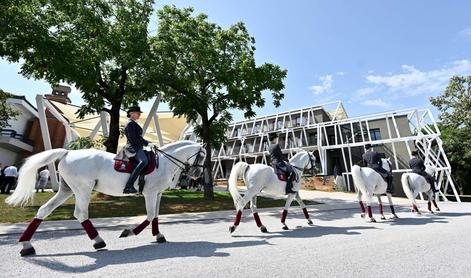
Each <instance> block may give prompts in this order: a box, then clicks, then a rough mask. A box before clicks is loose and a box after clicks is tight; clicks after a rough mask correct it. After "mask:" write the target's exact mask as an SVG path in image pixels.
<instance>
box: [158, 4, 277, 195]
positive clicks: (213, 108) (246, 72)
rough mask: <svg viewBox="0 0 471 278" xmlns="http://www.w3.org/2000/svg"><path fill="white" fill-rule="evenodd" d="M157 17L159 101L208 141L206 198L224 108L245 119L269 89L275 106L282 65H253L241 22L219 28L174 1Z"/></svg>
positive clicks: (226, 118)
mask: <svg viewBox="0 0 471 278" xmlns="http://www.w3.org/2000/svg"><path fill="white" fill-rule="evenodd" d="M158 18H159V28H158V34H157V37H156V38H155V40H154V41H153V43H152V49H153V51H152V52H153V53H155V54H156V55H157V57H158V60H159V62H158V63H157V64H158V65H159V66H158V72H156V73H155V76H156V77H157V80H158V83H159V84H160V85H161V88H162V91H163V93H164V94H163V100H164V101H166V102H168V104H169V106H170V108H171V109H172V110H173V112H174V113H175V115H177V116H185V117H186V118H187V120H188V121H191V122H194V123H198V124H196V126H195V132H196V134H197V135H198V136H199V137H200V138H201V139H202V141H203V142H204V143H206V144H207V145H206V150H207V157H206V161H205V166H206V167H205V169H206V170H205V171H206V172H205V177H206V181H205V185H206V186H205V193H206V196H207V197H210V196H211V195H212V193H211V190H212V178H211V177H212V173H211V167H209V166H210V163H211V148H212V147H219V146H220V145H221V143H223V142H224V140H225V131H226V129H227V127H228V125H229V123H230V122H231V121H232V114H231V113H230V111H229V109H240V110H242V111H244V115H245V117H248V118H249V117H253V116H255V112H254V110H253V109H254V107H263V106H264V105H265V99H264V97H263V95H262V93H263V92H264V91H265V90H269V91H271V93H272V96H273V100H274V104H275V105H276V106H279V104H280V101H281V100H282V99H283V97H284V95H283V93H282V90H283V89H284V84H283V79H284V78H285V77H286V70H282V69H281V68H280V67H279V66H277V65H273V64H269V63H265V64H262V65H260V66H258V65H257V64H256V62H255V55H254V54H255V39H254V38H253V37H251V36H250V34H249V32H248V30H247V28H246V26H245V25H244V24H243V23H242V22H239V23H236V24H234V25H232V26H230V27H229V28H228V29H223V28H221V27H220V26H218V25H216V24H214V23H210V22H208V20H207V16H206V15H205V14H198V15H193V9H192V8H186V9H178V8H176V7H174V6H165V7H164V8H163V9H162V10H160V11H158ZM198 120H200V122H199V121H198Z"/></svg>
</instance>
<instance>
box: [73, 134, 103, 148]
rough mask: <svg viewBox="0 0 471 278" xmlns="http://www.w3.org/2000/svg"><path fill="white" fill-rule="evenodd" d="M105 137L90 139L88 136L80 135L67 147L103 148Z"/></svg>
mask: <svg viewBox="0 0 471 278" xmlns="http://www.w3.org/2000/svg"><path fill="white" fill-rule="evenodd" d="M104 141H105V139H104V137H100V138H98V139H90V138H88V137H78V138H76V139H74V140H72V141H70V142H69V143H68V144H67V148H69V149H70V150H80V149H91V148H94V149H101V148H102V147H103V143H104Z"/></svg>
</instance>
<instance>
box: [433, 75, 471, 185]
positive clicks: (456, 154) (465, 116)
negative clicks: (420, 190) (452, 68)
mask: <svg viewBox="0 0 471 278" xmlns="http://www.w3.org/2000/svg"><path fill="white" fill-rule="evenodd" d="M430 101H431V103H432V104H433V105H434V106H435V107H437V109H438V110H439V111H440V112H441V113H440V116H439V117H440V120H441V123H440V129H441V131H442V135H441V139H442V141H443V148H444V150H445V152H446V154H447V157H448V159H449V161H450V164H451V168H452V171H453V177H454V178H455V180H456V181H457V182H458V184H459V185H460V187H461V188H462V189H463V193H464V194H471V184H470V183H469V181H470V180H471V76H468V77H462V76H454V77H452V78H451V79H450V82H449V84H448V87H447V88H446V90H445V92H444V93H443V94H442V95H440V96H438V97H436V98H431V99H430Z"/></svg>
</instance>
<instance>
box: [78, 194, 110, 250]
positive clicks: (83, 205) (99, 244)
mask: <svg viewBox="0 0 471 278" xmlns="http://www.w3.org/2000/svg"><path fill="white" fill-rule="evenodd" d="M92 188H93V186H90V187H89V188H80V189H81V190H75V191H77V192H75V210H74V217H75V218H76V219H77V220H78V221H79V222H80V224H82V227H83V229H84V230H85V232H87V235H88V237H89V238H90V239H91V240H93V241H95V243H94V244H93V247H94V248H95V249H101V248H104V247H106V243H105V241H104V240H103V239H102V238H101V237H100V235H98V232H97V230H96V229H95V227H94V226H93V224H92V222H91V221H90V219H88V205H89V204H90V198H91V193H92Z"/></svg>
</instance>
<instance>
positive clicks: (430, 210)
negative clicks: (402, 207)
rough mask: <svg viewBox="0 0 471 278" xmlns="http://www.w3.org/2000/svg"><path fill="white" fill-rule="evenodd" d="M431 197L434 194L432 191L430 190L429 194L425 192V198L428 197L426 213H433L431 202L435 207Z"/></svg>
mask: <svg viewBox="0 0 471 278" xmlns="http://www.w3.org/2000/svg"><path fill="white" fill-rule="evenodd" d="M433 195H434V194H433V191H432V190H430V191H429V192H427V196H428V200H427V208H428V211H429V212H430V213H433V210H432V200H433V202H434V205H435V207H436V204H437V203H436V202H435V199H434V198H433Z"/></svg>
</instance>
